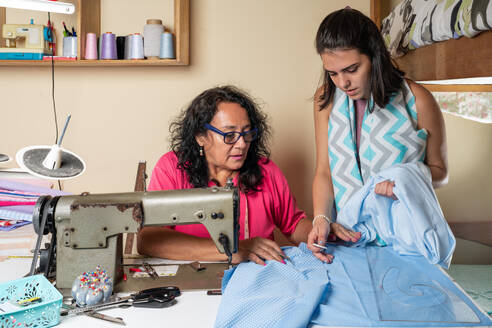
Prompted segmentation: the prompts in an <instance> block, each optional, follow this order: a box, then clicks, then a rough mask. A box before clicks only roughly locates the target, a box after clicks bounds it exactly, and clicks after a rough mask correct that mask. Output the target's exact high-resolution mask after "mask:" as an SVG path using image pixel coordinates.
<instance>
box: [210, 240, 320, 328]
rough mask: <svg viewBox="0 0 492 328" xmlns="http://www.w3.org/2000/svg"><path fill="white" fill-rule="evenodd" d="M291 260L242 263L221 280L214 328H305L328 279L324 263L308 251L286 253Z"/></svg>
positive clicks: (294, 249)
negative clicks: (262, 264) (265, 263)
mask: <svg viewBox="0 0 492 328" xmlns="http://www.w3.org/2000/svg"><path fill="white" fill-rule="evenodd" d="M286 252H287V254H288V256H289V258H290V259H291V261H286V263H287V264H282V263H280V262H277V261H267V265H266V266H261V265H258V264H255V263H253V262H246V263H242V264H240V265H239V266H237V267H235V268H233V269H231V270H228V271H226V272H225V274H224V278H223V279H222V299H221V303H220V308H219V313H218V315H217V318H216V321H215V327H255V328H260V327H265V328H272V327H305V326H306V324H307V323H308V322H309V320H310V318H311V315H312V313H313V312H314V311H315V309H316V308H317V306H318V304H319V302H320V299H321V297H322V295H323V294H324V292H325V288H326V287H327V286H328V285H329V278H328V273H327V271H326V268H325V267H324V264H323V263H322V262H321V261H319V260H318V259H317V258H315V257H314V256H312V254H311V255H310V254H308V256H306V254H307V253H306V252H309V253H310V251H309V250H307V248H306V247H305V245H304V247H303V248H289V249H287V250H286Z"/></svg>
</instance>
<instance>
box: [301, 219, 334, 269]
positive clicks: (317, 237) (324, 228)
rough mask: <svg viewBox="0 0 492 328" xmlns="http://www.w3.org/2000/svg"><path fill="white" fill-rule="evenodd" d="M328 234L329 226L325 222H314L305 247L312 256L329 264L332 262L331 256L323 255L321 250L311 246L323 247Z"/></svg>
mask: <svg viewBox="0 0 492 328" xmlns="http://www.w3.org/2000/svg"><path fill="white" fill-rule="evenodd" d="M329 233H330V224H329V223H328V221H326V220H324V219H323V220H315V221H314V222H313V229H311V231H310V232H309V235H308V241H307V247H308V248H309V250H310V251H311V252H313V255H314V256H316V257H317V258H318V259H320V260H321V261H323V262H325V263H331V261H333V255H331V254H325V253H323V252H322V249H321V248H319V247H316V246H313V244H319V245H322V246H324V245H325V242H326V240H327V238H328V234H329Z"/></svg>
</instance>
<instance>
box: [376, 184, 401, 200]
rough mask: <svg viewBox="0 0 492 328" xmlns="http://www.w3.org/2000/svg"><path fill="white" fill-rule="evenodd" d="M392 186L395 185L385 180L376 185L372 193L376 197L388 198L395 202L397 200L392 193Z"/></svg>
mask: <svg viewBox="0 0 492 328" xmlns="http://www.w3.org/2000/svg"><path fill="white" fill-rule="evenodd" d="M394 186H395V183H394V182H393V181H390V180H385V181H383V182H380V183H377V184H376V186H375V187H374V192H375V193H376V194H378V195H381V196H386V197H390V198H393V199H394V200H397V199H398V198H396V196H395V194H394V193H393V187H394Z"/></svg>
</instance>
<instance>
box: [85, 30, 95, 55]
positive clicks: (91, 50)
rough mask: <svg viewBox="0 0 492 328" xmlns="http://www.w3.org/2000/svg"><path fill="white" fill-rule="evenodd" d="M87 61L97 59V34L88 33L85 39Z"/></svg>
mask: <svg viewBox="0 0 492 328" xmlns="http://www.w3.org/2000/svg"><path fill="white" fill-rule="evenodd" d="M84 57H85V59H97V36H96V33H87V37H86V38H85V56H84Z"/></svg>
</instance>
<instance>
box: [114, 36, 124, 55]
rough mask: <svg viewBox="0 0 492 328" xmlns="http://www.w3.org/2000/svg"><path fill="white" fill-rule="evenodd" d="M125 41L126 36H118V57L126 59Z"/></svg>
mask: <svg viewBox="0 0 492 328" xmlns="http://www.w3.org/2000/svg"><path fill="white" fill-rule="evenodd" d="M125 42H126V36H117V37H116V52H117V54H118V59H125Z"/></svg>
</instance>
